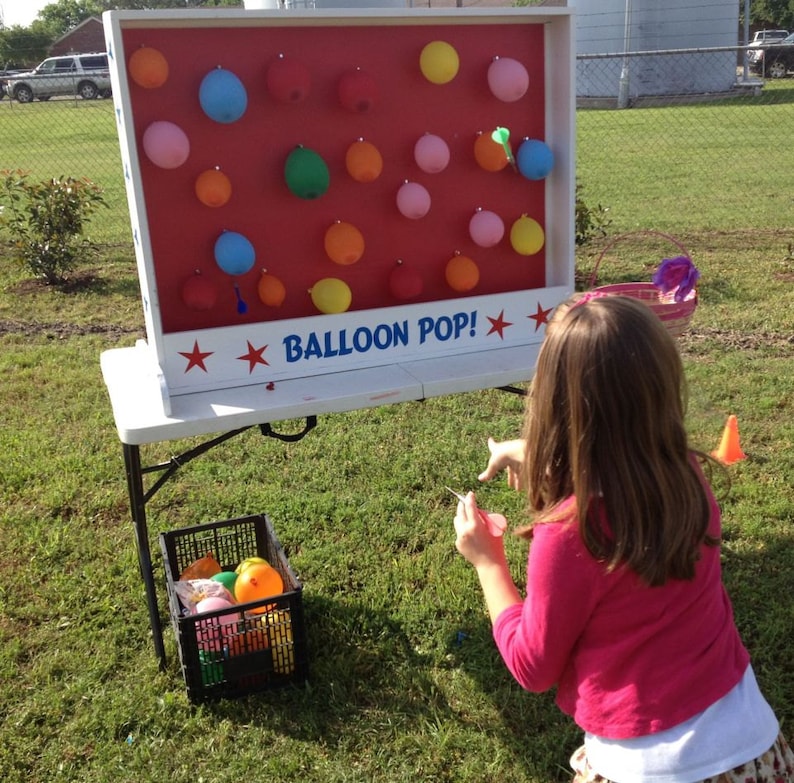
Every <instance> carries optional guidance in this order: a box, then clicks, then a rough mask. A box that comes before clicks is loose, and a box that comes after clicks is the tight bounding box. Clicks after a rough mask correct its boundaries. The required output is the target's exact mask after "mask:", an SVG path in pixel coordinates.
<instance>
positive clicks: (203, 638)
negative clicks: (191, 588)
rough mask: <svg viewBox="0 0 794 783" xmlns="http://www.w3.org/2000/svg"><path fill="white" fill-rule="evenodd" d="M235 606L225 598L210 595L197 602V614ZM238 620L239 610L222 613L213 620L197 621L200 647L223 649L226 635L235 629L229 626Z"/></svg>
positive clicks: (215, 649) (197, 638) (197, 639)
mask: <svg viewBox="0 0 794 783" xmlns="http://www.w3.org/2000/svg"><path fill="white" fill-rule="evenodd" d="M233 608H234V604H232V603H231V602H230V601H227V600H226V599H225V598H220V597H217V596H210V597H209V598H203V599H202V600H201V601H199V602H198V603H197V604H196V614H203V613H204V612H216V611H218V610H219V609H233ZM237 620H238V615H237V612H231V613H229V614H222V615H220V616H219V617H216V618H213V619H211V620H210V619H208V620H199V621H198V622H197V623H196V641H197V642H198V644H199V647H201V648H202V649H204V650H214V651H216V652H217V651H219V650H221V649H222V648H223V645H224V643H225V641H226V637H227V636H228V635H229V633H230V632H233V629H231V628H229V627H228V626H230V625H232V624H234V623H236V622H237Z"/></svg>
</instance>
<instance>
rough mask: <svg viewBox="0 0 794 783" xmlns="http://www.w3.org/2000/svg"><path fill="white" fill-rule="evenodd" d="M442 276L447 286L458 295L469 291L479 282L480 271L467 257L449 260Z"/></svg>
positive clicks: (455, 257) (454, 257)
mask: <svg viewBox="0 0 794 783" xmlns="http://www.w3.org/2000/svg"><path fill="white" fill-rule="evenodd" d="M444 275H445V277H446V278H447V285H449V287H450V288H451V289H452V290H453V291H458V292H459V293H463V292H465V291H471V289H472V288H474V287H475V286H476V285H477V283H479V282H480V269H479V267H478V266H477V264H475V263H474V261H472V260H471V259H470V258H469V257H468V256H453V257H452V258H450V259H449V261H448V262H447V267H446V269H445V270H444Z"/></svg>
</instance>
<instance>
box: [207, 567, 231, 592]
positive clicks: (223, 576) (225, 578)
mask: <svg viewBox="0 0 794 783" xmlns="http://www.w3.org/2000/svg"><path fill="white" fill-rule="evenodd" d="M210 579H212V580H213V581H214V582H220V583H221V584H222V585H223V586H224V587H225V588H226V589H227V590H228V591H229V592H230V593H231V594H232V595H234V583H235V582H236V581H237V574H236V573H235V572H234V571H221V572H220V573H218V574H215V575H214V576H211V577H210Z"/></svg>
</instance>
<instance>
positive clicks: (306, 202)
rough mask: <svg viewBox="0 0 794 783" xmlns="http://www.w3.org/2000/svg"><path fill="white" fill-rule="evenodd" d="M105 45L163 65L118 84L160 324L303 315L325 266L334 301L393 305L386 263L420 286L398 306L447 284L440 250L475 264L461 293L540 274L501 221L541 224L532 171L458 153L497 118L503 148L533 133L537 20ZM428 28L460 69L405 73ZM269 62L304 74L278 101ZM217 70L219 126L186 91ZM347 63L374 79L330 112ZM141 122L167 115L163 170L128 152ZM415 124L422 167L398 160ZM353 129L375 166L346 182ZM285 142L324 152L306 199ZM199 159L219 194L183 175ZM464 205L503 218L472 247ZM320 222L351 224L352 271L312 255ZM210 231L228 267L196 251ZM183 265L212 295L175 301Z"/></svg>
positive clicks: (159, 36) (143, 37)
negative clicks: (237, 102) (152, 74)
mask: <svg viewBox="0 0 794 783" xmlns="http://www.w3.org/2000/svg"><path fill="white" fill-rule="evenodd" d="M123 39H124V50H125V53H126V57H127V59H128V61H129V57H130V56H131V55H132V53H134V52H135V51H136V50H137V49H139V48H140V47H143V46H145V47H152V48H154V49H157V50H158V51H160V52H161V53H162V54H163V55H164V57H165V59H166V61H167V62H168V78H167V80H166V81H165V83H164V84H163V85H162V86H160V87H157V88H143V87H141V86H139V85H138V84H136V83H135V82H134V81H133V80H132V79H130V80H129V96H130V102H131V108H132V116H133V118H134V120H133V122H134V132H135V140H136V146H137V148H138V155H139V159H140V179H141V182H140V186H141V188H142V190H143V195H144V198H145V205H146V206H145V211H146V221H147V224H148V232H149V240H150V243H151V256H152V263H153V267H154V271H155V277H156V286H157V292H158V299H159V310H160V316H161V319H162V327H163V332H164V333H173V332H181V331H187V330H193V329H206V328H215V327H223V326H228V325H237V324H245V323H256V322H262V321H274V320H281V319H286V318H296V317H303V316H310V315H317V313H318V311H317V309H316V307H315V306H314V304H313V303H312V300H311V296H310V294H309V290H310V289H311V288H312V286H313V285H314V284H315V283H316V282H317V281H318V280H320V279H322V278H327V277H335V278H339V279H342V280H344V281H345V282H346V283H347V284H348V286H349V288H350V290H351V292H352V303H351V306H350V310H351V311H353V310H368V309H376V308H381V307H393V306H395V305H399V304H400V301H401V300H399V299H397V298H396V297H395V296H394V294H393V293H392V290H391V289H390V286H389V277H390V274H391V272H392V271H393V269H394V268H395V266H396V264H397V261H398V259H399V260H400V261H401V262H402V264H403V265H404V266H405V267H410V268H412V269H415V270H417V271H418V272H419V274H420V275H421V278H422V281H423V289H422V292H421V294H420V295H418V296H416V297H414V298H412V299H411V300H410V302H411V303H414V302H432V301H439V300H446V299H453V298H459V297H460V296H461V293H459V292H457V291H454V290H452V289H451V288H450V287H449V285H448V284H447V282H446V280H445V275H444V270H445V267H446V264H447V262H448V261H449V259H450V258H452V257H453V256H454V255H456V254H462V255H465V256H469V257H470V258H472V259H473V260H474V261H475V263H476V264H477V266H478V268H479V272H480V279H479V283H478V285H477V286H476V287H475V288H474V289H472V290H471V291H469V292H467V295H476V296H480V295H483V294H494V293H502V292H507V291H519V290H524V289H534V288H542V287H543V286H544V285H545V279H544V269H545V251H544V250H543V249H541V250H540V251H539V252H537V253H536V254H534V255H531V256H525V255H521V254H519V253H517V252H516V251H515V250H514V249H513V248H512V246H511V243H510V240H509V231H510V226H511V225H512V223H513V222H514V221H515V220H517V219H518V218H519V217H521V215H522V214H526V215H529V216H530V217H532V218H534V219H535V220H537V221H538V222H539V223H540V224H541V225H545V202H544V183H543V181H542V180H539V181H532V180H529V179H527V178H525V177H523V176H522V175H521V174H519V173H517V172H516V171H514V170H513V168H511V167H509V166H508V167H507V168H505V169H503V170H501V171H499V172H489V171H485V170H484V169H482V168H481V167H480V166H479V165H478V163H477V161H476V159H475V157H474V142H475V140H476V138H477V135H478V134H480V133H487V134H490V133H491V132H492V131H493V130H494V129H495V128H496V127H504V128H508V129H509V131H510V140H511V142H512V148H513V150H514V151H515V150H516V149H517V147H518V145H519V144H520V142H521V140H522V139H523V138H525V137H526V138H534V139H543V138H544V127H545V111H544V107H545V95H544V75H543V74H544V71H543V69H544V45H543V26H542V25H539V24H511V25H508V24H500V25H489V24H469V25H438V26H432V25H431V26H425V25H418V26H413V25H405V26H389V25H378V24H376V23H375V24H372V25H364V26H361V25H351V26H345V25H329V26H322V25H320V26H298V27H283V26H281V27H224V28H222V29H213V28H207V27H198V28H169V27H164V28H151V29H148V28H146V27H135V28H130V29H127V30H125V31H124V32H123ZM435 40H442V41H445V42H447V43H449V44H450V45H451V46H453V47H454V48H455V50H456V51H457V53H458V55H459V60H460V69H459V71H458V73H457V75H456V76H455V78H454V79H453V80H452V81H451V82H449V83H447V84H434V83H431V82H430V81H428V79H426V78H425V76H424V75H423V73H422V70H421V69H420V65H419V61H420V54H421V51H422V49H423V47H424V46H425V45H426V44H428V43H430V42H432V41H435ZM279 56H283V57H284V58H285V59H286V58H289V59H290V60H292V59H293V58H294V60H295V61H296V62H300V63H301V64H302V65H303V66H305V68H306V69H307V71H308V73H309V74H310V77H311V81H310V87H309V90H308V92H307V94H306V97H305V98H304V99H303V100H302V101H300V102H297V103H283V102H280V101H278V100H276V99H275V98H274V97H273V95H272V94H271V93H270V92H269V91H268V88H267V71H268V67H269V66H270V65H271V64H272V63H273V62H274V61H276V60H277V59H278V58H279ZM497 56H498V57H510V58H514V59H516V60H518V61H519V62H520V63H522V64H523V65H524V67H525V68H526V70H527V72H528V74H529V88H528V90H527V92H526V94H525V95H524V96H523V97H522V98H521V99H519V100H517V101H515V102H504V101H501V100H499V99H497V98H496V97H494V95H493V94H492V93H491V91H490V89H489V87H488V80H487V73H488V68H489V66H490V64H491V63H492V61H493V59H494V57H497ZM218 67H221V68H223V69H225V70H228V71H230V72H232V73H233V74H235V76H237V77H238V78H239V80H240V81H241V82H242V84H243V85H244V86H245V89H246V94H247V107H246V110H245V113H244V114H243V115H242V117H241V118H240V119H239V120H237V121H235V122H232V123H219V122H216V121H215V120H213V119H211V118H210V117H208V116H207V114H205V112H204V111H203V110H202V108H201V105H200V102H199V89H200V85H201V82H202V79H204V77H205V76H206V75H207V74H208V73H210V72H212V71H213V70H214V69H216V68H218ZM356 69H359V72H364V73H365V74H367V75H368V76H369V77H371V79H372V80H373V84H374V91H373V93H372V96H373V97H372V102H371V106H370V108H369V109H368V110H367V111H365V112H358V111H353V110H350V109H348V108H345V107H344V106H343V105H342V102H341V101H340V97H339V84H340V80H342V79H343V77H344V76H345V74H348V73H350V72H352V71H355V70H356ZM158 121H167V122H171V123H174V124H176V125H178V126H179V127H180V128H181V129H182V130H183V131H184V132H185V134H186V135H187V137H188V139H189V143H190V151H189V155H188V157H187V160H186V161H185V162H184V163H183V164H182V165H180V166H178V167H176V168H173V169H164V168H160V167H158V166H156V165H154V164H153V163H152V162H151V161H150V160H149V159H148V157H147V156H146V154H145V153H144V151H143V145H142V138H143V134H144V132H145V130H146V128H148V127H149V126H150V125H151V123H153V122H158ZM426 133H432V134H436V135H438V136H440V137H441V138H443V139H444V141H445V142H446V143H447V145H448V147H449V151H450V162H449V165H448V166H447V167H446V168H445V169H444V170H443V171H441V172H440V173H435V174H428V173H425V172H424V171H422V170H421V169H420V168H419V166H418V165H417V163H416V161H415V159H414V145H415V143H416V141H417V140H418V139H419V138H420V137H422V136H423V135H424V134H426ZM360 138H363V139H365V140H367V141H369V142H371V143H372V144H374V145H375V146H376V147H377V148H378V150H379V151H380V153H381V155H382V157H383V161H384V165H383V171H382V173H381V175H380V176H379V177H378V178H377V179H376V180H375V181H373V182H370V183H360V182H357V181H355V180H354V179H353V178H352V177H351V176H350V174H349V173H348V171H347V169H346V166H345V155H346V152H347V149H348V147H349V146H350V145H351V144H352V143H353V142H355V141H356V140H357V139H360ZM298 145H302V146H303V147H305V148H308V149H311V150H313V151H315V152H316V153H317V154H318V155H320V156H321V158H322V159H323V160H324V162H325V163H326V164H327V167H328V171H329V174H330V185H329V187H328V190H327V192H325V193H324V194H323V195H321V196H320V197H318V198H315V199H305V198H299V197H298V196H296V195H294V193H293V192H291V190H290V189H289V187H288V186H287V183H286V181H285V176H284V166H285V163H286V160H287V158H288V156H289V155H290V153H291V152H292V151H293V150H294V149H295V148H296V146H298ZM551 146H552V148H553V144H551ZM215 167H218V168H220V170H221V171H223V173H225V174H226V175H227V176H228V178H229V180H230V182H231V184H232V195H231V198H230V199H229V201H228V202H227V203H226V204H225V205H224V206H221V207H216V208H215V207H208V206H205V205H204V204H202V203H201V202H200V201H199V199H198V198H197V196H196V194H195V181H196V178H197V177H198V176H199V175H200V174H201V173H202V172H203V171H205V170H208V169H214V168H215ZM406 181H411V182H417V183H420V184H421V185H423V186H424V187H425V188H426V189H427V191H428V192H429V194H430V196H431V208H430V211H429V212H428V214H427V215H426V216H425V217H423V218H421V219H416V220H414V219H409V218H406V217H405V216H403V215H402V214H401V213H400V211H399V210H398V208H397V205H396V196H397V191H398V190H399V188H400V186H401V185H402V184H403V183H404V182H406ZM477 209H483V210H490V211H493V212H495V213H496V214H498V215H499V216H500V217H501V218H502V220H503V222H504V225H505V230H506V231H505V236H504V237H503V239H502V240H501V241H500V242H499V243H498V244H497V245H496V246H494V247H490V248H483V247H480V246H478V245H476V244H475V243H474V242H473V240H472V239H471V237H470V235H469V230H468V225H469V220H470V219H471V217H472V215H473V214H474V213H475V211H476V210H477ZM335 221H345V222H349V223H351V224H353V225H355V226H356V227H357V228H358V229H359V230H360V231H361V233H362V234H363V236H364V240H365V249H364V254H363V256H362V257H361V259H360V260H359V261H358V262H356V263H354V264H352V265H347V266H342V265H339V264H337V263H334V262H333V261H332V260H331V259H330V258H329V257H328V254H327V253H326V251H325V247H324V237H325V232H326V230H327V229H328V228H329V226H331V225H332V224H333V223H334V222H335ZM224 231H234V232H239V233H240V234H242V235H244V236H245V237H246V238H247V239H248V240H250V242H251V243H252V244H253V246H254V248H255V253H256V261H255V263H254V265H253V267H252V268H251V269H250V271H248V272H246V273H245V274H242V275H229V274H227V273H226V272H224V271H223V270H222V269H221V268H220V267H219V266H218V265H217V263H216V261H215V256H214V245H215V242H216V240H217V239H218V237H219V236H220V235H221V234H222V233H223V232H224ZM264 269H266V270H267V272H268V273H270V274H273V275H276V276H277V277H278V278H280V279H281V281H282V282H283V283H284V285H285V288H286V298H285V300H284V302H283V304H282V305H281V306H280V307H272V306H267V305H265V304H264V303H262V301H260V298H259V295H258V293H257V287H258V283H259V280H260V278H261V275H262V271H263V270H264ZM197 270H198V271H199V272H200V274H201V276H202V279H203V280H205V281H206V282H207V283H208V284H209V286H210V287H211V289H212V291H213V292H214V293H215V294H216V296H217V298H216V300H215V303H214V305H213V306H212V307H211V308H209V309H206V310H197V309H195V307H190V306H188V305H187V304H186V303H185V300H184V297H183V287H184V285H185V283H186V281H187V280H189V279H190V278H191V277H192V276H194V275H195V272H196V271H197ZM235 287H236V288H237V290H238V291H239V297H238V294H237V293H236V292H235ZM240 301H243V302H245V306H246V307H245V312H241V310H242V309H243V308H241V307H240V304H239V303H240Z"/></svg>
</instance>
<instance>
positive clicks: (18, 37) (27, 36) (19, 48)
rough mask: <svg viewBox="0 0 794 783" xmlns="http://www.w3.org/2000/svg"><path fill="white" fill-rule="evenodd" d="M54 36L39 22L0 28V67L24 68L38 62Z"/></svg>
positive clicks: (42, 57) (45, 53) (45, 54)
mask: <svg viewBox="0 0 794 783" xmlns="http://www.w3.org/2000/svg"><path fill="white" fill-rule="evenodd" d="M53 40H54V36H53V35H52V34H51V33H50V32H49V30H48V29H47V28H46V27H45V26H43V25H42V24H41V22H34V23H33V24H32V25H31V26H30V27H20V26H19V25H14V27H9V28H6V29H5V30H0V68H26V67H29V66H34V65H37V64H38V63H40V62H41V61H42V60H43V59H44V58H45V57H46V56H47V50H48V49H49V47H50V44H51V43H52V42H53Z"/></svg>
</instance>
